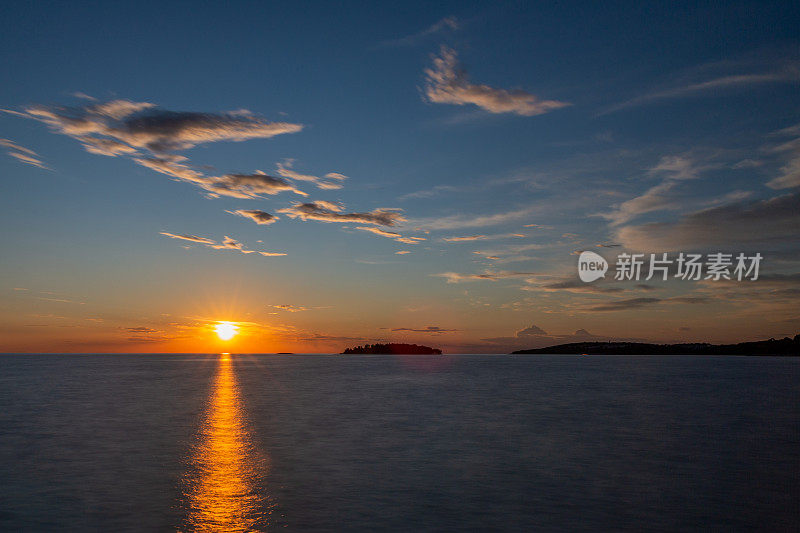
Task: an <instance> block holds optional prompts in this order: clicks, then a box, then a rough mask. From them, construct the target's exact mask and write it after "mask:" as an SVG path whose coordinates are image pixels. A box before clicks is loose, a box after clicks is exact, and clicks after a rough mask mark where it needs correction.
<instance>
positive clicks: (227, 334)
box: [214, 322, 239, 341]
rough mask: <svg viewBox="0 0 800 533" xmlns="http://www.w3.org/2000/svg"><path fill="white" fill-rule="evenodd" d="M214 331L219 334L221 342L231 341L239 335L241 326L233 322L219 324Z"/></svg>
mask: <svg viewBox="0 0 800 533" xmlns="http://www.w3.org/2000/svg"><path fill="white" fill-rule="evenodd" d="M214 331H216V332H217V337H219V338H220V340H223V341H229V340H231V339H232V338H234V337H235V336H236V335H237V334H238V333H239V326H237V325H236V324H234V323H233V322H219V323H217V325H216V326H214Z"/></svg>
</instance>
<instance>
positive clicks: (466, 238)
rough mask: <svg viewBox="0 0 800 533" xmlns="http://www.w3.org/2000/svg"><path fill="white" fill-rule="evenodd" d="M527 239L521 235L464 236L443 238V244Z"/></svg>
mask: <svg viewBox="0 0 800 533" xmlns="http://www.w3.org/2000/svg"><path fill="white" fill-rule="evenodd" d="M523 237H527V235H523V234H522V233H502V234H499V235H465V236H463V237H443V238H442V240H443V241H444V242H472V241H489V240H495V239H512V238H513V239H521V238H523Z"/></svg>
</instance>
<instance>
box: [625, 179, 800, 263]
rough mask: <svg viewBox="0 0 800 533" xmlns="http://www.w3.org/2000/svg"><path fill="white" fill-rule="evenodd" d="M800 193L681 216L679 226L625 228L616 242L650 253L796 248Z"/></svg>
mask: <svg viewBox="0 0 800 533" xmlns="http://www.w3.org/2000/svg"><path fill="white" fill-rule="evenodd" d="M798 228H800V193H792V194H785V195H783V196H777V197H775V198H770V199H767V200H753V201H747V202H735V203H731V204H726V205H721V206H718V207H712V208H708V209H704V210H701V211H696V212H693V213H689V214H687V215H684V216H682V217H681V218H680V219H679V220H678V221H676V222H654V223H650V224H644V225H640V226H626V227H622V228H620V229H619V230H618V231H617V235H616V238H617V240H619V242H621V243H622V244H623V245H624V246H625V247H626V248H628V249H631V250H644V251H648V252H658V251H670V250H672V251H674V250H679V249H680V250H687V249H697V248H704V247H707V246H717V247H730V246H750V247H753V246H757V247H758V248H759V249H761V250H764V249H765V247H768V246H775V245H778V246H787V245H788V246H791V245H795V246H796V245H797V231H798Z"/></svg>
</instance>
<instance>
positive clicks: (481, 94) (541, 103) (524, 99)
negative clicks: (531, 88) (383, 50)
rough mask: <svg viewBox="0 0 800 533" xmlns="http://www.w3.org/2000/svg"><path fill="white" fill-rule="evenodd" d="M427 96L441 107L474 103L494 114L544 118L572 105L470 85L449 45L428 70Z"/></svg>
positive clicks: (435, 58) (528, 94)
mask: <svg viewBox="0 0 800 533" xmlns="http://www.w3.org/2000/svg"><path fill="white" fill-rule="evenodd" d="M425 82H426V83H425V96H426V97H427V99H428V101H429V102H433V103H437V104H455V105H466V104H474V105H476V106H478V107H480V108H482V109H485V110H486V111H489V112H490V113H516V114H518V115H524V116H533V115H541V114H543V113H547V112H549V111H553V110H554V109H559V108H562V107H565V106H568V105H570V104H568V103H566V102H558V101H556V100H540V99H539V98H538V97H537V96H534V95H533V94H530V93H527V92H525V91H520V90H514V91H508V90H505V89H496V88H494V87H490V86H488V85H476V84H473V83H470V81H469V79H468V77H467V73H466V71H465V70H464V69H463V68H462V67H461V66H460V65H459V64H458V59H457V57H456V52H455V51H454V50H452V49H450V48H448V47H446V46H443V47H442V48H441V51H440V53H439V56H438V57H434V58H433V68H429V69H425Z"/></svg>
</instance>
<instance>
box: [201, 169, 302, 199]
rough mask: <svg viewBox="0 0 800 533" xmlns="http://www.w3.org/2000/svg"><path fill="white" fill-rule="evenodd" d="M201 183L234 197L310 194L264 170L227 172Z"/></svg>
mask: <svg viewBox="0 0 800 533" xmlns="http://www.w3.org/2000/svg"><path fill="white" fill-rule="evenodd" d="M193 181H196V180H193ZM199 183H201V184H202V186H203V188H204V189H206V190H207V191H209V192H211V193H212V194H219V195H222V196H231V197H234V198H260V197H261V196H260V195H262V194H268V195H274V194H278V193H279V192H283V191H291V192H293V193H295V194H299V195H301V196H308V194H306V193H304V192H303V191H300V190H298V189H296V188H295V187H294V186H293V185H292V184H291V183H289V182H288V181H286V180H284V179H281V178H275V177H273V176H268V175H266V174H264V173H263V172H256V173H255V174H225V175H223V176H216V177H210V178H206V179H205V180H203V181H202V182H199Z"/></svg>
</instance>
